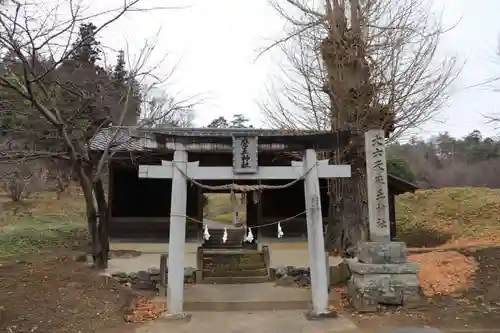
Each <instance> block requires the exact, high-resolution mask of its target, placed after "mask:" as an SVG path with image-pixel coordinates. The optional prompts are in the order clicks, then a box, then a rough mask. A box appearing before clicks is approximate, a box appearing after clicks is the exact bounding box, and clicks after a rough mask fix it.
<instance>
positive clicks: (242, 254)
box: [196, 246, 270, 284]
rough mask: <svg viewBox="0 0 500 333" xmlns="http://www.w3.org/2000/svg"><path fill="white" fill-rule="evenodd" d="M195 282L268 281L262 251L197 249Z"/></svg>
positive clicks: (232, 282) (267, 270)
mask: <svg viewBox="0 0 500 333" xmlns="http://www.w3.org/2000/svg"><path fill="white" fill-rule="evenodd" d="M197 262H198V264H197V266H198V267H197V268H198V273H197V274H198V276H197V279H196V282H197V283H203V284H244V283H245V284H246V283H249V284H250V283H263V282H269V280H270V278H269V267H267V264H266V257H265V253H264V251H258V250H249V249H243V248H240V249H234V248H227V249H207V248H204V247H203V246H202V247H200V248H199V249H198V259H197Z"/></svg>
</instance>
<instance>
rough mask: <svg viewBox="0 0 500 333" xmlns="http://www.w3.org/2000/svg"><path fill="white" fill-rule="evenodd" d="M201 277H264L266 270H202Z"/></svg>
mask: <svg viewBox="0 0 500 333" xmlns="http://www.w3.org/2000/svg"><path fill="white" fill-rule="evenodd" d="M203 275H204V276H205V277H228V276H229V277H254V276H266V277H267V270H266V269H265V268H261V269H250V270H248V269H245V270H232V271H227V270H210V269H205V270H203Z"/></svg>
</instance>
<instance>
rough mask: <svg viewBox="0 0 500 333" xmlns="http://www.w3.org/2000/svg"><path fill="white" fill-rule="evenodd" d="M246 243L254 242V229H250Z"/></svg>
mask: <svg viewBox="0 0 500 333" xmlns="http://www.w3.org/2000/svg"><path fill="white" fill-rule="evenodd" d="M245 241H246V242H248V243H251V242H253V233H252V228H248V234H247V236H246V237H245Z"/></svg>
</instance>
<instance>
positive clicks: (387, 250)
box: [356, 242, 408, 264]
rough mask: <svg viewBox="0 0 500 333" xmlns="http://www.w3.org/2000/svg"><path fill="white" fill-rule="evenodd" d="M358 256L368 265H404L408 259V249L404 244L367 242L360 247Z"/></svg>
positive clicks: (357, 252)
mask: <svg viewBox="0 0 500 333" xmlns="http://www.w3.org/2000/svg"><path fill="white" fill-rule="evenodd" d="M356 256H357V258H358V259H359V261H360V262H362V263H366V264H403V263H405V262H406V261H407V258H408V249H407V248H406V244H405V243H403V242H389V243H381V242H366V243H361V244H359V245H358V248H357V251H356Z"/></svg>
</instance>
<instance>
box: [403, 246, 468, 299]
mask: <svg viewBox="0 0 500 333" xmlns="http://www.w3.org/2000/svg"><path fill="white" fill-rule="evenodd" d="M408 260H409V261H412V262H417V263H419V264H420V273H419V280H420V285H421V287H422V291H423V292H424V294H425V295H426V296H428V297H431V296H435V295H453V294H456V293H460V292H463V291H466V290H467V289H468V288H470V287H471V286H472V285H473V283H474V274H475V272H476V270H477V269H478V263H477V261H476V260H475V259H474V258H472V257H466V256H464V255H463V254H460V253H458V252H455V251H448V252H429V253H422V254H413V255H410V256H409V257H408Z"/></svg>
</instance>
